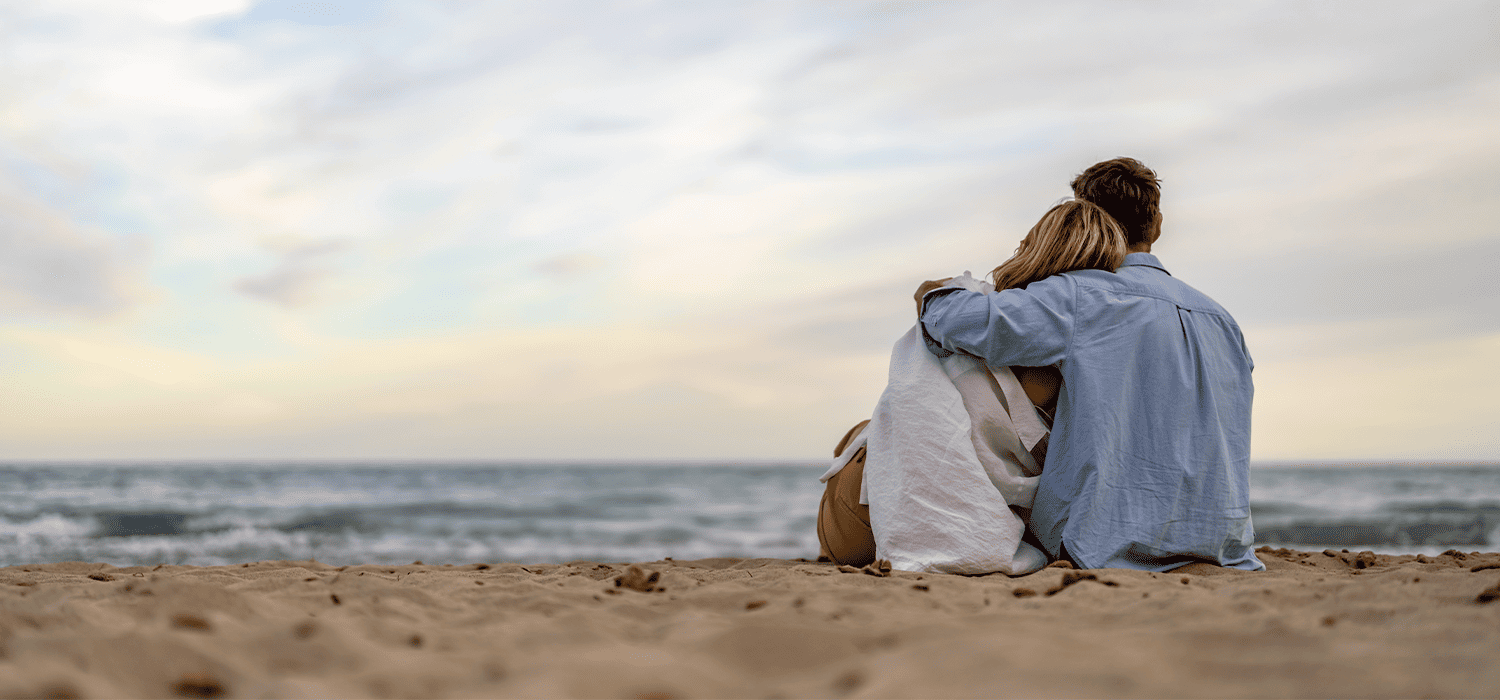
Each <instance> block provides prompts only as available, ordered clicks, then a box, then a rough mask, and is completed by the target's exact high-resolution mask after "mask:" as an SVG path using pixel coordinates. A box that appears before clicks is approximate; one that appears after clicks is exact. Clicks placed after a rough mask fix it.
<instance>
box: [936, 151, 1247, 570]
mask: <svg viewBox="0 0 1500 700" xmlns="http://www.w3.org/2000/svg"><path fill="white" fill-rule="evenodd" d="M1073 194H1074V196H1075V197H1077V198H1079V199H1082V200H1086V201H1089V202H1092V203H1094V204H1096V205H1098V206H1099V207H1100V208H1102V209H1104V210H1105V211H1106V212H1108V213H1109V214H1110V215H1111V216H1113V217H1114V218H1115V220H1116V221H1118V222H1119V223H1120V224H1121V226H1122V227H1123V228H1124V229H1125V233H1126V243H1127V245H1128V246H1129V254H1128V255H1126V257H1125V263H1124V264H1123V265H1122V266H1121V267H1120V268H1119V269H1118V270H1116V271H1114V272H1112V273H1111V272H1103V271H1099V270H1080V271H1075V272H1067V273H1063V274H1060V275H1054V276H1052V277H1048V278H1046V279H1044V280H1041V281H1039V282H1033V283H1032V284H1030V285H1028V286H1027V287H1026V288H1024V289H1008V290H1004V291H1000V292H992V293H989V294H981V293H978V292H971V291H966V290H961V289H952V288H944V289H934V288H935V287H938V286H940V283H937V282H928V283H925V284H923V285H922V287H921V288H919V289H918V294H919V296H920V297H921V298H922V311H921V322H922V323H921V325H922V327H923V330H924V332H925V333H926V334H927V342H928V348H929V349H930V350H931V351H932V352H933V353H935V354H937V355H939V356H947V355H949V354H951V353H953V352H966V353H970V354H973V355H976V356H978V357H980V358H983V359H984V360H985V361H986V362H987V363H989V364H990V366H993V367H1001V366H1008V365H1022V366H1028V367H1043V366H1052V367H1056V368H1057V369H1058V370H1060V371H1061V373H1062V377H1063V380H1062V390H1061V394H1060V395H1059V397H1058V403H1057V413H1056V422H1055V423H1054V424H1053V432H1052V435H1051V439H1050V443H1049V445H1048V448H1047V462H1046V465H1045V467H1044V468H1043V470H1042V476H1041V480H1040V482H1039V484H1038V487H1037V493H1036V499H1035V501H1034V503H1033V506H1032V511H1031V522H1030V529H1031V531H1032V533H1033V534H1034V535H1035V536H1036V537H1037V539H1038V540H1040V542H1041V543H1042V545H1043V546H1044V548H1045V549H1046V550H1047V553H1048V554H1049V555H1050V556H1053V557H1058V558H1066V559H1070V560H1072V561H1073V562H1074V563H1076V564H1077V565H1078V566H1080V567H1082V568H1102V567H1123V568H1132V569H1145V570H1150V571H1166V570H1168V569H1172V568H1174V567H1177V566H1182V565H1183V564H1187V563H1190V562H1195V561H1206V562H1211V563H1215V564H1219V565H1221V566H1226V567H1234V568H1239V569H1248V570H1261V569H1264V568H1265V566H1264V565H1262V564H1261V563H1260V561H1259V560H1257V559H1256V558H1255V553H1254V552H1253V551H1252V550H1251V547H1252V545H1253V543H1254V540H1255V536H1254V530H1253V528H1252V526H1251V522H1250V499H1249V479H1250V401H1251V396H1252V395H1253V393H1254V389H1253V387H1252V385H1251V381H1250V370H1251V368H1252V367H1253V363H1252V362H1251V360H1250V353H1249V351H1248V350H1247V349H1246V347H1245V342H1244V337H1243V336H1242V335H1241V333H1240V328H1239V325H1238V324H1236V323H1235V321H1234V319H1233V318H1232V317H1230V315H1229V313H1228V312H1227V311H1225V310H1224V309H1223V308H1222V307H1220V306H1219V305H1218V304H1217V303H1215V302H1214V301H1213V300H1212V299H1209V298H1208V297H1207V296H1206V295H1204V294H1203V293H1201V292H1199V291H1197V290H1195V289H1193V288H1192V287H1189V286H1188V285H1187V284H1184V283H1183V282H1181V281H1178V280H1177V279H1176V278H1174V277H1172V276H1171V275H1170V274H1169V273H1168V272H1167V270H1166V268H1165V267H1163V266H1162V263H1161V261H1160V260H1158V259H1157V258H1156V256H1154V255H1152V254H1151V244H1152V243H1155V242H1156V240H1157V238H1158V237H1159V236H1160V235H1161V211H1160V189H1159V187H1158V180H1157V178H1156V173H1154V172H1152V171H1151V170H1150V169H1149V168H1147V167H1146V166H1145V165H1142V164H1141V163H1140V162H1139V161H1136V160H1134V159H1131V158H1116V159H1114V160H1109V161H1105V162H1102V163H1099V164H1096V165H1094V166H1093V167H1090V168H1089V169H1088V170H1085V171H1084V172H1083V174H1082V175H1079V176H1078V177H1077V178H1076V179H1075V180H1074V181H1073Z"/></svg>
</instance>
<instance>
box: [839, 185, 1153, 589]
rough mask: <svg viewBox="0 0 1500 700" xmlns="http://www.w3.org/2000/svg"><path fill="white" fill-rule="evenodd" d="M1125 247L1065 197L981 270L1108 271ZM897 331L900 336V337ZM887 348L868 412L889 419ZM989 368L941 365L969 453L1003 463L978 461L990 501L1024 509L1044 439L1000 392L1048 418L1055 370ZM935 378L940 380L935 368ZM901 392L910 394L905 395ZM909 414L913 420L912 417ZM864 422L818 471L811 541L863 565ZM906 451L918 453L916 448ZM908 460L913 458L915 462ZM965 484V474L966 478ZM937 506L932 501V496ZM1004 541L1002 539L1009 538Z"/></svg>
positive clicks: (1020, 279) (1092, 209)
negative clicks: (1012, 392) (965, 427)
mask: <svg viewBox="0 0 1500 700" xmlns="http://www.w3.org/2000/svg"><path fill="white" fill-rule="evenodd" d="M1125 253H1126V244H1125V234H1124V231H1123V229H1122V228H1121V227H1120V225H1119V224H1118V223H1117V222H1116V221H1115V220H1114V219H1113V218H1111V217H1110V216H1109V215H1108V214H1107V213H1105V212H1104V210H1102V209H1100V208H1099V207H1097V206H1095V205H1093V204H1090V203H1088V202H1084V201H1081V200H1069V201H1066V202H1063V203H1061V204H1058V205H1057V206H1054V207H1053V208H1052V209H1050V210H1049V211H1048V212H1047V213H1046V214H1044V215H1043V216H1042V218H1041V220H1040V221H1038V222H1037V224H1036V226H1033V227H1032V229H1031V231H1030V232H1029V233H1027V234H1026V237H1025V238H1024V239H1022V240H1021V244H1020V246H1018V247H1017V249H1016V252H1015V254H1014V255H1013V256H1012V257H1011V258H1010V259H1009V260H1007V261H1005V262H1004V263H1002V264H1001V265H1000V266H999V267H996V268H995V269H994V270H993V271H992V272H991V273H990V278H991V279H992V280H993V282H994V288H995V289H997V290H1001V289H1011V288H1024V287H1026V285H1028V284H1030V283H1032V282H1035V281H1037V280H1040V279H1043V278H1046V277H1050V276H1052V275H1056V274H1060V273H1063V272H1069V271H1072V270H1085V269H1097V270H1106V271H1113V270H1115V269H1116V268H1117V267H1119V266H1120V264H1121V263H1123V262H1124V260H1125ZM943 283H949V280H944V281H943ZM943 283H932V284H931V286H929V285H924V286H923V288H922V289H919V290H918V298H917V308H918V315H919V317H920V314H921V306H922V297H923V296H924V295H925V293H926V292H927V291H930V289H936V288H938V287H940V286H943ZM966 283H967V284H973V283H974V280H973V279H972V278H966ZM919 325H920V324H919ZM914 332H916V331H914ZM909 335H910V334H909ZM905 340H906V339H905V338H904V339H903V341H905ZM901 347H902V345H901V343H899V342H898V345H897V348H898V350H897V352H900V348H901ZM894 355H895V353H893V360H892V361H893V372H892V386H888V387H887V393H886V395H883V396H882V397H881V402H882V405H881V406H879V407H877V416H879V415H882V414H884V415H886V416H888V417H887V421H889V420H891V418H889V416H890V415H892V412H891V411H887V410H886V409H887V408H889V407H888V406H886V403H887V402H888V401H892V400H901V399H900V397H901V396H905V397H911V396H913V394H912V393H911V392H910V391H907V393H905V394H901V395H898V397H897V398H896V399H891V398H890V396H891V391H892V387H893V386H895V384H896V380H897V379H898V371H897V365H896V362H897V359H898V358H896V357H895V356H894ZM960 361H962V362H970V363H971V364H972V363H973V360H972V358H960ZM978 366H980V367H981V368H982V363H978ZM988 370H989V371H985V372H982V373H981V372H974V371H967V372H965V371H962V370H961V369H960V370H958V371H955V370H954V369H953V368H952V366H949V368H948V375H947V376H948V377H949V378H950V379H951V381H952V383H953V384H954V387H955V388H956V389H957V391H958V394H959V395H961V397H962V400H963V407H962V409H961V410H965V411H967V413H968V418H969V419H970V421H971V426H970V435H969V437H970V439H971V440H972V441H973V447H974V451H973V452H970V453H969V454H971V455H977V459H978V460H979V461H981V462H983V461H985V460H986V458H988V459H990V460H992V461H994V460H999V461H1002V462H1005V464H1003V465H1000V466H999V467H998V468H996V467H994V465H989V466H987V467H986V469H987V471H988V472H989V475H990V480H991V481H992V482H993V488H997V489H999V491H1000V493H999V496H1001V497H1003V500H998V499H995V500H993V501H991V503H992V504H999V505H998V506H996V507H998V508H1000V509H1002V510H1003V509H1004V506H1005V505H1009V506H1010V507H1011V508H1015V509H1019V510H1021V512H1022V514H1024V512H1025V510H1026V509H1029V507H1030V499H1031V493H1033V492H1034V489H1035V485H1034V482H1035V476H1036V474H1038V473H1040V468H1041V464H1042V461H1043V459H1044V457H1045V452H1046V438H1045V432H1042V433H1041V435H1042V437H1040V439H1036V438H1035V437H1033V438H1031V439H1030V440H1028V439H1026V437H1025V435H1020V434H1018V432H1019V433H1034V431H1030V430H1028V429H1027V428H1026V427H1025V424H1026V422H1027V421H1030V423H1035V416H1032V415H1023V414H1020V413H1018V412H1017V411H1015V410H1012V409H1010V408H1009V406H1010V403H1009V402H1008V401H1007V399H1006V398H1005V392H1004V387H1005V386H1017V388H1018V389H1019V390H1020V391H1024V398H1022V399H1021V401H1026V400H1029V401H1030V403H1031V404H1032V405H1034V406H1035V407H1036V410H1037V411H1039V412H1040V413H1041V415H1042V417H1043V419H1044V420H1045V423H1046V425H1047V426H1048V427H1050V424H1051V418H1050V416H1051V415H1052V412H1053V410H1054V409H1055V407H1056V402H1057V395H1058V392H1059V390H1060V387H1061V382H1062V375H1061V374H1060V373H1059V372H1058V371H1057V369H1056V368H1053V367H1013V368H988ZM924 381H925V380H924ZM938 381H943V379H942V376H941V375H939V378H938ZM1017 393H1018V394H1019V393H1020V392H1019V391H1018V392H1017ZM916 395H918V396H920V395H922V393H921V392H917V394H916ZM905 400H906V401H907V402H910V400H911V399H910V398H907V399H905ZM899 409H900V410H899V411H896V412H895V413H899V414H900V415H902V416H906V417H907V418H898V419H896V420H903V421H910V419H909V417H910V416H912V415H913V413H912V411H913V410H916V411H918V412H920V411H921V410H922V407H920V406H917V407H913V406H910V405H907V406H901V407H899ZM917 422H918V423H920V419H919V420H918V421H917ZM869 423H870V421H863V422H861V423H860V424H858V425H856V426H854V428H852V429H850V431H849V432H848V433H847V434H845V435H844V438H843V439H842V440H840V441H839V444H838V446H837V447H835V448H834V457H835V458H836V459H835V463H834V466H833V468H831V469H830V470H829V472H828V473H827V474H825V475H824V477H823V478H824V480H825V481H826V482H827V487H826V489H825V490H824V493H823V501H822V504H821V505H820V506H819V509H818V542H819V544H820V549H821V552H820V554H821V557H824V558H827V559H831V560H833V561H836V562H838V563H840V564H848V565H852V566H864V565H866V564H869V563H871V562H873V561H874V560H875V556H876V549H877V547H876V537H875V534H874V531H873V529H872V527H871V521H870V508H869V506H868V505H866V504H868V503H869V501H868V499H866V498H861V495H862V491H863V489H864V487H865V484H864V466H865V461H866V456H867V455H866V449H867V448H866V446H865V445H866V443H867V441H868V438H867V437H866V436H865V433H866V432H867V431H866V428H867V426H868V425H869ZM1018 424H1023V425H1022V429H1021V430H1020V431H1018V430H1017V425H1018ZM883 427H884V428H885V429H886V430H887V431H889V430H892V428H891V427H890V426H883ZM913 454H922V453H921V451H920V450H919V451H917V452H915V453H913ZM909 466H916V467H920V466H921V465H909ZM997 469H998V473H997ZM1033 472H1034V473H1033ZM960 481H961V480H960ZM933 483H935V484H937V485H938V487H939V488H941V487H942V485H943V482H942V481H941V480H937V481H934V482H933ZM955 483H958V482H957V481H956V482H955ZM972 483H973V480H972V479H971V480H970V484H971V485H972ZM929 486H930V485H929ZM1028 489H1029V490H1028ZM954 491H955V494H956V495H953V498H954V499H961V498H967V497H968V495H967V494H970V493H972V491H964V490H963V489H962V488H955V489H954ZM931 495H932V494H931V493H925V494H923V496H922V498H921V499H919V500H921V501H930V500H931V498H930V497H931ZM938 505H939V506H941V504H938ZM986 507H988V506H986ZM944 510H945V509H943V508H941V507H939V508H937V509H936V511H937V512H942V511H944ZM898 513H899V514H901V515H904V512H901V511H898ZM1006 516H1007V517H1009V514H1008V513H1007V514H1006ZM959 517H961V516H959ZM960 525H961V527H960V528H958V529H963V527H967V526H971V525H973V523H971V522H964V523H961V524H960ZM1017 527H1019V525H1017ZM898 536H899V535H898ZM1011 539H1015V538H1011ZM1005 541H1006V542H1009V540H1005ZM1004 557H1005V558H1004V561H1005V562H1008V561H1009V559H1010V557H1011V555H1010V554H1005V555H1004ZM908 559H910V558H908ZM912 563H913V562H912V561H911V560H909V561H907V562H906V565H907V566H911V565H912ZM916 563H917V564H918V565H923V561H922V558H921V557H917V560H916ZM955 566H956V567H957V568H949V569H944V568H943V567H942V566H938V567H937V568H936V569H935V570H952V571H956V572H964V573H970V572H972V571H969V570H968V568H972V566H973V565H972V564H959V565H955ZM1007 566H1009V565H1008V564H1001V565H1000V567H1001V568H1002V569H1004V568H1006V567H1007ZM1018 566H1019V565H1018ZM966 567H968V568H966ZM925 568H931V567H930V566H927V567H925ZM980 568H983V567H982V566H981V567H980Z"/></svg>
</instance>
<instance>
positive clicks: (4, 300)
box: [0, 192, 142, 317]
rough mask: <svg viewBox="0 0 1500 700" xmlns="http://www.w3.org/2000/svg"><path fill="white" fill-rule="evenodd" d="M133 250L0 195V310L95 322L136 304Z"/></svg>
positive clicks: (40, 207) (135, 252) (28, 203)
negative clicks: (93, 319)
mask: <svg viewBox="0 0 1500 700" xmlns="http://www.w3.org/2000/svg"><path fill="white" fill-rule="evenodd" d="M138 262H139V251H138V250H131V247H130V246H129V245H128V244H127V243H126V242H121V241H119V240H111V239H110V238H108V237H107V236H105V235H103V234H102V233H99V232H92V231H85V230H83V229H80V228H79V227H77V226H76V225H74V224H73V223H72V222H71V221H69V219H68V217H67V216H66V215H64V214H63V213H61V212H58V211H54V210H52V209H50V208H48V207H46V206H44V205H41V204H40V203H37V202H35V201H32V200H30V199H28V198H25V197H20V196H15V195H11V194H6V193H3V192H0V310H3V311H9V312H29V313H39V314H42V315H71V316H83V317H101V316H108V315H111V314H114V313H116V312H118V311H121V310H123V309H126V308H128V307H130V306H131V305H132V304H134V303H135V302H137V301H139V300H140V299H141V296H142V295H141V284H142V281H141V279H140V276H141V275H140V273H141V270H140V269H139V267H138V266H137V264H138Z"/></svg>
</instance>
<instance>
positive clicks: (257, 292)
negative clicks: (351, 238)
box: [234, 241, 348, 309]
mask: <svg viewBox="0 0 1500 700" xmlns="http://www.w3.org/2000/svg"><path fill="white" fill-rule="evenodd" d="M347 249H348V244H347V243H345V242H342V241H323V242H319V243H311V244H303V245H297V246H294V247H291V248H289V249H286V250H283V251H282V252H281V253H280V254H279V255H278V256H277V258H278V259H277V262H276V266H275V267H273V268H271V269H270V270H269V271H267V272H265V273H263V274H260V275H253V276H249V277H242V278H240V279H239V280H236V281H235V283H234V289H235V291H238V292H240V293H241V294H244V295H245V296H248V297H251V298H252V299H257V300H260V301H264V302H268V303H272V304H276V305H278V306H281V307H283V308H287V309H296V308H301V307H304V306H307V305H309V304H311V303H313V302H314V301H316V300H317V292H318V287H319V286H320V285H321V284H322V283H323V282H324V281H325V280H327V279H328V278H330V277H331V276H333V274H334V270H333V268H332V267H331V262H332V260H333V259H334V258H336V257H337V256H338V255H339V254H340V253H342V252H344V251H345V250H347Z"/></svg>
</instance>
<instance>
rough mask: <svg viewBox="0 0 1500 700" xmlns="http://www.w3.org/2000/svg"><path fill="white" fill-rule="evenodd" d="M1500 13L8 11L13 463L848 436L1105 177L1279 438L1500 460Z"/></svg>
mask: <svg viewBox="0 0 1500 700" xmlns="http://www.w3.org/2000/svg"><path fill="white" fill-rule="evenodd" d="M1497 123H1500V4H1496V3H1494V2H1490V1H1488V0H1482V1H1480V2H1443V1H1439V2H1428V3H1413V2H1405V1H1402V2H1384V1H1375V2H1366V1H1361V2H1318V3H1307V2H1289V3H1280V2H1248V3H1202V2H1149V3H1147V2H1113V1H1110V2H1056V3H1036V2H944V3H940V2H930V3H928V2H919V3H911V2H849V1H837V0H835V1H830V2H797V1H777V2H715V1H711V0H695V1H693V2H686V1H679V2H640V1H637V2H601V1H597V0H588V1H586V2H573V1H571V0H542V1H536V2H481V1H478V0H384V1H383V2H382V1H379V0H360V1H358V2H336V1H327V2H306V1H287V0H262V1H260V2H251V1H250V0H139V1H136V2H129V1H126V0H49V2H46V3H35V2H25V1H19V0H15V1H13V0H0V459H18V460H46V459H60V460H77V459H88V460H94V459H120V460H137V459H164V460H189V459H318V460H322V459H330V460H343V459H435V460H579V459H581V460H601V459H620V460H654V459H666V460H709V459H711V460H751V461H757V460H819V459H823V458H825V457H827V456H829V455H831V452H832V448H833V445H834V443H835V442H837V440H838V439H839V438H840V437H841V436H842V435H843V434H844V431H845V430H847V429H848V427H849V426H850V425H853V424H854V423H855V422H857V421H859V420H861V419H863V418H867V417H868V416H869V414H870V412H871V410H872V409H873V407H874V405H875V402H876V400H877V398H878V397H879V395H880V392H881V390H882V389H883V388H884V385H885V380H886V369H887V362H888V359H889V352H890V349H891V346H892V345H893V343H894V342H895V340H896V339H897V338H899V337H900V336H901V335H902V334H903V333H905V331H906V330H907V329H908V328H910V326H911V325H912V323H913V322H914V320H915V319H914V312H913V303H912V298H911V295H912V292H913V290H914V289H915V288H916V286H917V284H919V283H920V282H921V281H923V280H927V279H935V278H941V277H947V276H950V275H953V274H956V273H959V272H963V271H965V270H972V271H973V272H974V273H975V274H976V275H977V274H983V273H985V272H987V271H988V270H990V269H991V268H993V267H994V266H996V265H998V264H999V263H1000V262H1002V261H1003V260H1005V259H1006V258H1008V257H1009V256H1010V254H1011V253H1012V252H1013V251H1014V249H1015V246H1016V243H1017V242H1018V241H1019V240H1020V238H1021V237H1022V236H1023V235H1024V234H1025V232H1026V231H1027V230H1028V229H1029V228H1030V227H1031V225H1032V224H1034V223H1035V222H1036V220H1037V219H1038V218H1039V217H1040V216H1041V214H1042V213H1043V212H1045V211H1046V210H1047V209H1048V208H1049V207H1050V206H1051V205H1053V204H1054V203H1056V202H1057V201H1059V200H1060V199H1062V198H1064V197H1066V196H1068V194H1069V190H1068V182H1069V181H1070V180H1071V179H1072V177H1073V176H1074V175H1076V174H1077V173H1079V172H1081V171H1082V170H1083V169H1084V168H1086V167H1088V166H1089V165H1090V164H1092V163H1094V162H1097V161H1100V160H1105V159H1108V158H1112V157H1116V156H1121V155H1128V156H1133V157H1136V158H1139V159H1140V160H1142V161H1144V162H1145V163H1146V164H1147V165H1149V166H1151V167H1152V168H1153V169H1155V170H1156V172H1157V173H1158V174H1159V175H1160V177H1161V180H1162V207H1163V210H1164V225H1163V236H1162V238H1161V240H1160V241H1159V242H1158V244H1157V245H1156V247H1155V249H1154V252H1155V253H1156V254H1157V255H1158V256H1159V257H1160V258H1161V260H1162V261H1163V263H1164V264H1165V265H1166V267H1167V268H1168V269H1169V270H1170V271H1171V272H1172V274H1173V275H1175V276H1176V277H1178V278H1180V279H1182V280H1184V281H1186V282H1188V283H1189V284H1192V285H1193V286H1195V287H1197V288H1198V289H1200V290H1202V291H1204V292H1206V293H1208V294H1209V295H1210V296H1212V297H1214V298H1215V299H1216V300H1218V301H1219V302H1220V303H1221V304H1222V305H1223V306H1224V307H1225V308H1227V309H1228V310H1229V311H1230V312H1231V313H1232V314H1234V316H1235V317H1236V318H1237V319H1238V321H1239V322H1240V324H1241V326H1242V328H1243V329H1244V333H1245V337H1246V340H1247V342H1248V344H1249V347H1250V350H1251V353H1252V355H1253V356H1254V359H1255V362H1256V370H1255V374H1254V379H1255V384H1256V395H1255V410H1254V428H1253V447H1252V451H1253V454H1252V457H1253V459H1255V460H1257V461H1261V462H1274V461H1297V460H1375V461H1382V460H1402V461H1410V460H1415V461H1500V378H1497V377H1500V373H1497V372H1496V371H1495V367H1496V365H1497V363H1500V285H1496V284H1494V283H1493V282H1492V278H1493V275H1492V274H1491V272H1492V269H1493V268H1494V267H1495V266H1496V265H1497V263H1500V226H1497V224H1496V221H1497V219H1500V196H1497V194H1496V192H1497V190H1500V168H1497V167H1496V163H1500V129H1497V128H1496V126H1495V125H1496V124H1497Z"/></svg>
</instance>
